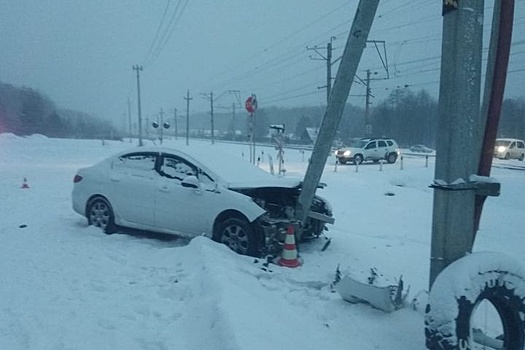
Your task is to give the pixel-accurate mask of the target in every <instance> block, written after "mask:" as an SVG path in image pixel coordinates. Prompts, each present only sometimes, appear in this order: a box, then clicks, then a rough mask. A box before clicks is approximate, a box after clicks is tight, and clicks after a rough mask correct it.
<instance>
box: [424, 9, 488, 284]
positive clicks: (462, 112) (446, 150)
mask: <svg viewBox="0 0 525 350" xmlns="http://www.w3.org/2000/svg"><path fill="white" fill-rule="evenodd" d="M443 6H444V8H443V13H444V14H443V41H442V54H441V80H440V88H439V120H438V138H437V140H438V141H437V147H436V169H435V180H434V184H433V185H432V186H433V187H434V210H433V217H432V243H431V253H430V286H432V284H433V283H434V280H435V279H436V277H437V275H438V274H439V273H440V272H441V271H442V270H443V269H444V268H445V267H447V266H448V265H450V264H451V263H452V262H454V261H456V260H457V259H459V258H462V257H463V256H465V255H466V254H468V253H469V252H471V251H472V244H473V232H474V199H475V194H476V191H475V188H474V186H470V185H469V184H468V183H469V177H470V175H473V174H476V173H477V170H478V169H477V167H478V161H479V154H477V151H479V146H478V143H479V140H480V139H481V133H482V130H480V129H481V128H480V125H481V123H480V122H479V118H480V89H481V49H482V34H483V6H484V1H483V0H461V1H445V2H444V5H443Z"/></svg>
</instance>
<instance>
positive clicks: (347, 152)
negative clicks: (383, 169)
mask: <svg viewBox="0 0 525 350" xmlns="http://www.w3.org/2000/svg"><path fill="white" fill-rule="evenodd" d="M398 156H399V147H398V146H397V143H396V141H394V140H392V139H387V138H367V139H361V140H359V141H358V142H356V143H355V144H354V145H352V146H351V147H344V148H341V149H338V150H337V151H335V157H336V158H337V161H338V162H339V164H346V163H347V162H354V164H361V163H362V162H364V161H368V160H371V161H374V162H376V163H377V162H379V161H380V160H381V159H384V160H386V161H387V163H390V164H392V163H395V162H396V160H397V157H398Z"/></svg>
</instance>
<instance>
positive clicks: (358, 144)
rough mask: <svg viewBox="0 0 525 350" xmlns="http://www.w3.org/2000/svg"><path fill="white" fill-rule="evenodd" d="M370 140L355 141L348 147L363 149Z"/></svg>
mask: <svg viewBox="0 0 525 350" xmlns="http://www.w3.org/2000/svg"><path fill="white" fill-rule="evenodd" d="M369 141H370V140H359V141H355V142H353V143H352V144H351V146H350V147H355V148H364V147H365V146H366V144H367V143H368V142H369Z"/></svg>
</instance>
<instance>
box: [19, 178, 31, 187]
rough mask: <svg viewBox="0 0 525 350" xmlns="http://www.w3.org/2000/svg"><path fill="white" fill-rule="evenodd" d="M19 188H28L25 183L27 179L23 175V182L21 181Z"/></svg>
mask: <svg viewBox="0 0 525 350" xmlns="http://www.w3.org/2000/svg"><path fill="white" fill-rule="evenodd" d="M20 188H29V185H28V184H27V179H26V178H25V177H24V183H22V187H20Z"/></svg>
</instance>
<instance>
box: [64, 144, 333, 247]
mask: <svg viewBox="0 0 525 350" xmlns="http://www.w3.org/2000/svg"><path fill="white" fill-rule="evenodd" d="M73 182H74V185H73V192H72V202H73V209H74V210H75V211H76V212H77V213H79V214H81V215H83V216H85V217H86V218H87V219H88V223H89V224H90V225H94V226H97V227H100V228H101V229H102V230H103V231H104V232H106V233H108V234H110V233H113V232H115V231H116V230H118V228H119V227H126V228H132V229H140V230H146V231H153V232H160V233H168V234H177V235H181V236H186V237H194V236H198V235H206V236H208V237H210V238H212V239H213V240H215V241H217V242H222V243H224V244H226V245H227V246H228V247H230V248H231V249H232V250H234V251H235V252H237V253H240V254H245V255H252V256H260V255H263V254H270V253H275V252H277V251H279V249H280V248H281V246H282V242H284V238H285V235H286V228H287V227H288V226H289V225H290V224H295V223H296V220H295V210H296V205H297V200H298V197H299V194H300V192H301V184H302V182H301V181H300V180H297V179H291V178H278V177H274V176H272V175H270V174H269V173H267V172H266V171H264V170H262V169H259V168H257V167H255V166H253V165H252V164H250V163H248V162H246V161H245V160H243V159H241V158H238V159H236V158H235V157H232V156H221V155H218V154H210V153H197V152H192V153H191V155H189V154H187V153H184V152H181V151H178V150H174V149H169V148H159V147H141V148H135V149H132V150H129V151H126V152H121V153H119V154H116V155H114V156H111V157H109V158H107V159H104V160H102V161H101V162H99V163H97V164H95V165H93V166H90V167H87V168H82V169H80V170H78V172H77V174H76V175H75V177H74V181H73ZM331 222H333V219H332V210H331V207H330V204H329V203H328V202H327V201H326V200H324V199H322V198H321V197H318V196H316V197H315V198H314V200H313V203H312V205H311V208H310V212H309V215H308V219H307V222H306V224H305V225H301V226H300V227H299V226H298V227H297V228H296V232H297V239H298V240H299V241H301V240H306V239H310V238H315V237H318V236H319V235H320V234H321V233H322V232H323V230H324V229H325V224H326V223H331Z"/></svg>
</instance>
